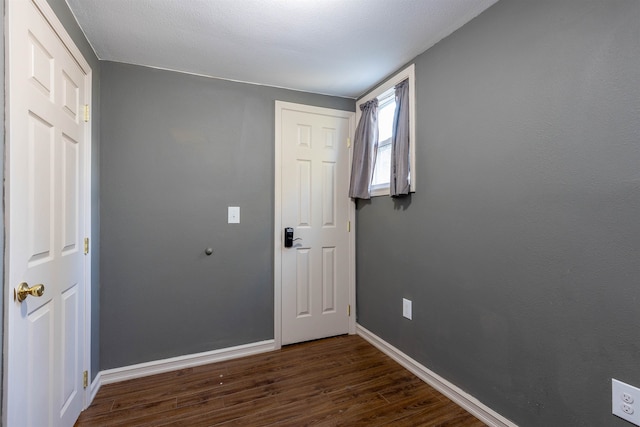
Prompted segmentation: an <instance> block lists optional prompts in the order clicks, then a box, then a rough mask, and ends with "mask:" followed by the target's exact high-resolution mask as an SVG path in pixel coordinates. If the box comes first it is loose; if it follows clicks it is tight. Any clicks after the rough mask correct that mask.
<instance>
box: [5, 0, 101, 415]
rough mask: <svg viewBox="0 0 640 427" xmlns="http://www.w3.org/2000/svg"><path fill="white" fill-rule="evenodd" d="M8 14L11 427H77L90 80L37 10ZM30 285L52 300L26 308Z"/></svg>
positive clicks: (21, 5) (26, 7)
mask: <svg viewBox="0 0 640 427" xmlns="http://www.w3.org/2000/svg"><path fill="white" fill-rule="evenodd" d="M45 6H46V5H45ZM40 7H42V5H40ZM7 13H8V16H9V19H8V21H7V22H8V43H7V49H8V72H7V74H8V75H7V78H8V82H9V85H8V92H9V93H8V100H9V102H8V103H7V110H8V111H7V112H8V117H9V121H8V131H9V133H8V135H9V138H8V141H7V147H8V150H7V154H8V156H7V157H8V159H7V160H8V163H7V170H6V177H7V187H6V188H7V192H6V196H5V197H6V199H5V200H6V202H7V211H6V212H7V224H8V227H7V236H8V246H7V261H8V262H7V267H8V268H7V280H6V282H7V286H6V289H7V291H8V292H7V293H6V294H5V298H6V301H7V307H8V313H7V314H8V317H7V321H8V329H7V333H8V340H7V343H8V344H7V346H8V353H7V361H6V367H7V370H6V371H5V372H6V375H7V383H6V384H7V389H6V390H5V398H6V402H7V414H6V417H7V418H6V420H7V425H8V426H33V427H44V426H72V425H73V424H74V423H75V421H76V419H77V417H78V415H79V414H80V411H81V410H82V408H83V404H84V394H83V370H84V360H83V358H84V354H85V347H84V346H85V339H84V334H85V317H84V316H85V311H84V308H85V299H84V298H85V294H84V292H85V286H86V284H85V255H84V244H83V243H84V237H85V227H86V222H85V221H87V217H86V211H85V197H86V193H87V192H88V191H87V188H85V179H84V178H85V176H86V175H85V174H86V170H85V162H86V155H87V152H86V150H88V146H87V144H88V142H89V138H88V132H87V127H88V124H87V123H85V121H84V105H85V104H87V103H88V102H89V100H88V97H89V93H88V92H89V90H88V87H89V85H90V78H89V77H88V75H87V68H88V66H87V65H86V62H85V63H84V67H85V69H83V68H82V67H81V66H80V65H79V63H78V62H77V61H76V58H74V57H73V56H72V55H71V54H70V52H69V50H68V49H67V47H66V46H65V44H64V43H63V42H62V41H61V39H60V37H59V35H58V33H57V32H56V31H55V30H54V29H53V28H52V26H51V25H50V24H49V22H48V21H47V20H46V19H45V17H44V16H43V14H42V13H41V11H40V10H39V6H38V5H37V4H35V3H33V2H32V1H31V0H11V1H9V2H8V8H7ZM49 13H50V11H49ZM23 282H24V283H27V284H28V286H30V287H31V286H34V285H38V284H42V285H44V293H43V295H42V296H40V297H38V296H27V298H26V299H25V300H24V301H22V302H19V301H17V300H16V299H14V289H15V288H16V287H18V286H19V285H20V284H21V283H23Z"/></svg>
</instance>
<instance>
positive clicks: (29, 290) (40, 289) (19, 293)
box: [13, 282, 44, 302]
mask: <svg viewBox="0 0 640 427" xmlns="http://www.w3.org/2000/svg"><path fill="white" fill-rule="evenodd" d="M42 294H44V285H34V286H31V287H29V285H28V284H27V283H25V282H22V283H20V286H18V287H17V288H15V289H14V290H13V299H14V300H16V301H18V302H22V301H24V300H26V299H27V297H28V296H29V295H31V296H34V297H41V296H42Z"/></svg>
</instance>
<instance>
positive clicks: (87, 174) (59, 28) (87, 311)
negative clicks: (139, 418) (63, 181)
mask: <svg viewBox="0 0 640 427" xmlns="http://www.w3.org/2000/svg"><path fill="white" fill-rule="evenodd" d="M21 1H22V0H21ZM31 2H32V3H33V4H34V5H35V6H36V7H37V8H38V10H40V12H41V13H42V15H43V16H44V18H45V19H46V20H47V22H48V23H49V25H50V26H51V28H52V29H53V31H54V32H55V33H56V34H57V35H58V37H60V40H61V41H62V43H63V44H64V45H65V47H66V48H67V49H68V50H69V52H70V53H71V56H72V57H73V59H74V60H75V61H76V63H77V64H78V66H79V67H80V68H81V69H82V71H83V73H84V74H85V99H84V100H83V102H82V104H83V105H89V106H91V101H92V95H91V86H92V81H93V74H92V70H91V67H90V66H89V63H88V62H87V61H86V60H85V58H84V56H83V55H82V53H81V52H80V49H78V47H77V46H76V45H75V43H74V42H73V39H72V38H71V36H70V35H69V33H67V31H66V29H65V28H64V26H63V25H62V23H61V22H60V20H59V19H58V17H57V16H56V14H55V13H54V11H53V9H51V6H49V3H47V1H46V0H31ZM11 3H12V2H11V1H7V2H6V4H5V6H6V7H7V8H10V7H12V5H11ZM5 15H7V16H8V10H5ZM9 30H10V26H9V25H7V26H6V27H5V63H7V64H8V63H9V54H10V52H9V42H8V38H9V37H11V34H10V32H9ZM10 78H11V75H10V70H9V67H5V88H6V93H5V100H4V102H5V117H6V118H8V117H9V112H10V109H11V99H10V98H9V92H10V91H9V84H10ZM89 123H91V121H90V122H89ZM10 127H11V123H10V122H9V121H7V120H5V135H7V136H8V135H10ZM84 132H85V141H86V144H87V145H86V147H85V158H84V162H85V163H84V164H85V169H84V177H83V179H84V181H85V183H86V185H85V186H84V192H85V194H84V206H83V210H84V212H85V219H86V220H85V229H84V230H83V232H84V236H85V237H87V238H89V241H90V242H92V235H91V219H92V217H91V146H92V141H91V126H85V129H84ZM10 143H11V141H10V138H6V139H5V144H6V146H5V153H6V152H8V146H9V144H10ZM8 161H9V159H5V171H4V173H5V188H9V182H8V177H9V174H8ZM4 198H5V200H4V202H5V206H4V213H5V224H3V226H4V227H5V242H8V241H9V240H8V233H9V232H10V230H7V224H8V219H9V218H8V212H9V205H8V204H9V197H8V195H7V194H6V192H5V196H4ZM5 250H6V252H5V254H4V256H5V266H8V260H9V253H10V250H11V248H10V247H8V246H7V245H5ZM4 273H5V274H4V284H5V286H4V288H5V289H4V331H3V334H4V336H3V341H4V342H3V343H2V345H3V350H4V354H5V358H4V360H3V366H2V367H3V373H4V375H3V395H2V405H3V406H2V407H3V409H4V410H3V412H2V418H3V421H4V423H5V424H6V422H7V420H6V416H7V410H6V409H7V405H6V404H7V394H8V392H9V390H8V383H7V377H8V376H7V357H6V354H7V353H8V345H9V344H8V330H9V324H8V322H9V317H8V315H7V313H8V311H9V310H8V305H9V304H11V303H12V302H13V299H12V295H13V286H12V285H13V284H12V283H9V271H8V269H5V272H4ZM84 280H85V293H84V295H85V298H84V302H83V303H84V310H83V315H84V323H85V337H84V340H85V342H84V356H83V365H84V369H85V370H87V371H88V372H89V380H90V379H91V251H90V252H89V254H88V255H87V256H85V259H84ZM90 391H91V388H90V387H87V388H86V389H85V390H84V396H83V400H84V408H87V407H88V406H89V404H90V403H91V401H90V400H91V394H90Z"/></svg>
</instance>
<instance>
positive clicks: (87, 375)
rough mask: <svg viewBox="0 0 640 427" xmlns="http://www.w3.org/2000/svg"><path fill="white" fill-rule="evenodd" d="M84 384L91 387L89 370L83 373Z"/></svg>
mask: <svg viewBox="0 0 640 427" xmlns="http://www.w3.org/2000/svg"><path fill="white" fill-rule="evenodd" d="M82 386H83V387H84V388H87V387H89V371H84V372H83V373H82Z"/></svg>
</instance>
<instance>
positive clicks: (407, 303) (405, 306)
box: [402, 298, 412, 320]
mask: <svg viewBox="0 0 640 427" xmlns="http://www.w3.org/2000/svg"><path fill="white" fill-rule="evenodd" d="M402 316H403V317H406V318H407V319H409V320H411V317H412V313H411V300H409V299H406V298H402Z"/></svg>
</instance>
